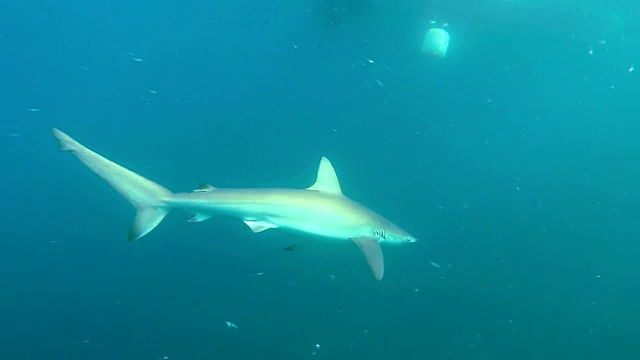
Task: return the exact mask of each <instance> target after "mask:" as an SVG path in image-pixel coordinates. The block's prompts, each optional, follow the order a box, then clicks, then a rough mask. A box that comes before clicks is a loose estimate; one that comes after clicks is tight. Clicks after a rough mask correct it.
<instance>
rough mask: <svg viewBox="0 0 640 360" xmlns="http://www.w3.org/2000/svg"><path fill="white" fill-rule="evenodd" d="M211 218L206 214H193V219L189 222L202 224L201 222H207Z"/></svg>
mask: <svg viewBox="0 0 640 360" xmlns="http://www.w3.org/2000/svg"><path fill="white" fill-rule="evenodd" d="M210 217H211V216H210V215H205V214H193V217H192V218H191V219H189V220H187V221H188V222H201V221H205V220H208V219H209V218H210Z"/></svg>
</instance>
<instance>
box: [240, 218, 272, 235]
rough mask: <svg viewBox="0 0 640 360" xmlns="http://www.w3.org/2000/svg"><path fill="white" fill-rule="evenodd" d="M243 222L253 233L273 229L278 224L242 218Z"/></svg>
mask: <svg viewBox="0 0 640 360" xmlns="http://www.w3.org/2000/svg"><path fill="white" fill-rule="evenodd" d="M244 223H245V224H247V226H248V227H249V229H251V231H253V232H254V233H259V232H263V231H265V230H269V229H275V228H277V227H278V225H275V224H272V223H270V222H266V221H254V220H244Z"/></svg>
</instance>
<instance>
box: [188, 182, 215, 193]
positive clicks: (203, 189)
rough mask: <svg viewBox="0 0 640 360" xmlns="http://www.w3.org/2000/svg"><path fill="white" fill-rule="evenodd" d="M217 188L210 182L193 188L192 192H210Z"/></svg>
mask: <svg viewBox="0 0 640 360" xmlns="http://www.w3.org/2000/svg"><path fill="white" fill-rule="evenodd" d="M215 189H216V188H215V187H213V186H211V185H209V184H204V183H203V184H200V186H198V187H197V188H195V189H193V190H192V192H209V191H213V190H215Z"/></svg>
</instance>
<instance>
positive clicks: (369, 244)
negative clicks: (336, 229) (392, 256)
mask: <svg viewBox="0 0 640 360" xmlns="http://www.w3.org/2000/svg"><path fill="white" fill-rule="evenodd" d="M353 242H355V243H356V244H357V245H358V247H360V250H362V254H364V258H365V259H366V260H367V264H369V268H370V269H371V273H372V274H373V277H375V278H376V280H382V276H383V275H384V258H383V257H382V249H381V248H380V243H379V242H378V240H377V239H374V238H358V239H353Z"/></svg>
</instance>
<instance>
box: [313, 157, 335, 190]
mask: <svg viewBox="0 0 640 360" xmlns="http://www.w3.org/2000/svg"><path fill="white" fill-rule="evenodd" d="M307 190H315V191H322V192H328V193H333V194H339V195H342V189H341V188H340V181H338V176H337V175H336V171H335V170H334V169H333V165H331V162H330V161H329V159H327V158H326V157H324V156H323V157H322V159H320V166H319V167H318V175H317V176H316V182H315V183H314V184H313V185H311V186H309V187H308V188H307Z"/></svg>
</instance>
